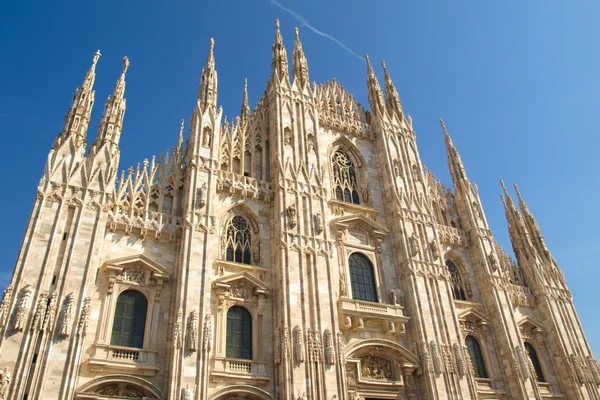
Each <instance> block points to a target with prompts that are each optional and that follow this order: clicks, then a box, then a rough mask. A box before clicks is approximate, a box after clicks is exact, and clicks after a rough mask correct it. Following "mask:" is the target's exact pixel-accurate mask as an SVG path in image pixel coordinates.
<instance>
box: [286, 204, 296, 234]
mask: <svg viewBox="0 0 600 400" xmlns="http://www.w3.org/2000/svg"><path fill="white" fill-rule="evenodd" d="M285 211H286V214H287V221H288V225H289V226H290V228H294V227H295V226H296V217H297V211H296V204H295V203H292V204H291V205H289V206H288V208H286V210H285Z"/></svg>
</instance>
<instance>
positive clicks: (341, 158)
mask: <svg viewBox="0 0 600 400" xmlns="http://www.w3.org/2000/svg"><path fill="white" fill-rule="evenodd" d="M331 162H332V164H333V187H334V190H335V198H336V199H337V200H340V201H345V202H347V203H354V204H360V199H359V197H358V184H357V181H356V170H355V169H354V164H353V163H352V161H351V160H350V158H349V157H348V156H347V155H346V153H344V152H342V151H340V150H338V151H336V152H335V153H333V157H332V158H331Z"/></svg>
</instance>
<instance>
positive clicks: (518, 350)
mask: <svg viewBox="0 0 600 400" xmlns="http://www.w3.org/2000/svg"><path fill="white" fill-rule="evenodd" d="M515 357H516V359H517V362H518V364H519V368H520V372H521V376H522V377H523V379H525V380H527V379H529V376H530V374H529V363H528V362H527V361H528V360H527V359H526V358H525V357H526V356H525V353H523V348H522V347H521V346H517V347H515Z"/></svg>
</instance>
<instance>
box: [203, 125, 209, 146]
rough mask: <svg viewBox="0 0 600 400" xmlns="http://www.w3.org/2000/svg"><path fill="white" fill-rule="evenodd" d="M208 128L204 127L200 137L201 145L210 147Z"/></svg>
mask: <svg viewBox="0 0 600 400" xmlns="http://www.w3.org/2000/svg"><path fill="white" fill-rule="evenodd" d="M210 136H211V135H210V128H209V127H206V128H204V135H203V137H202V147H210V141H211V137H210Z"/></svg>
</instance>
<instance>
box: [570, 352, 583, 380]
mask: <svg viewBox="0 0 600 400" xmlns="http://www.w3.org/2000/svg"><path fill="white" fill-rule="evenodd" d="M569 361H570V362H571V366H572V367H573V370H574V371H575V374H576V375H577V379H578V380H579V383H581V384H584V383H585V382H586V376H585V375H586V374H585V368H584V367H585V365H584V364H583V362H581V361H580V360H579V357H577V355H576V354H574V353H571V356H570V357H569Z"/></svg>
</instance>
